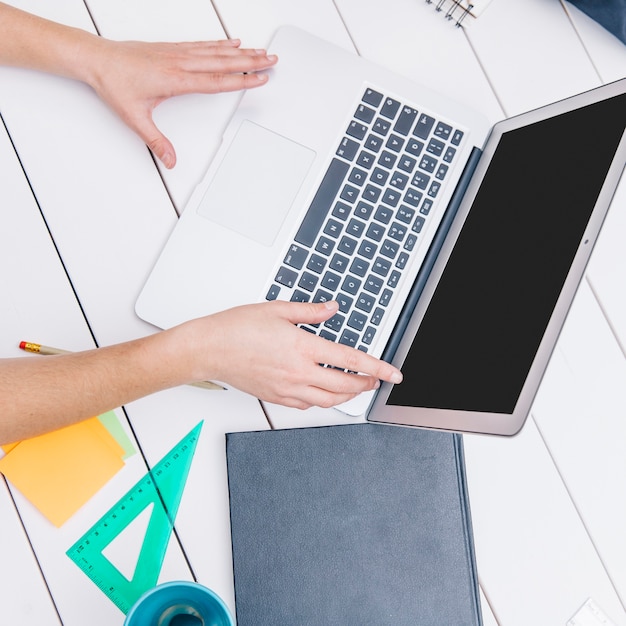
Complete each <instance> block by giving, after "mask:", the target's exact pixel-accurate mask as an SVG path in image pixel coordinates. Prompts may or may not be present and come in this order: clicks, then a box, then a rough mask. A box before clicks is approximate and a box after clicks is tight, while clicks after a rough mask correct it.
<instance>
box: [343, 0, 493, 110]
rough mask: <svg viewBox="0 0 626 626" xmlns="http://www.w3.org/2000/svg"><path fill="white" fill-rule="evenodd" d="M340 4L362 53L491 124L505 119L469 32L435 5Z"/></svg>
mask: <svg viewBox="0 0 626 626" xmlns="http://www.w3.org/2000/svg"><path fill="white" fill-rule="evenodd" d="M337 6H338V8H339V10H340V12H341V15H342V17H343V19H344V21H345V22H346V25H347V27H348V30H349V31H350V35H351V36H352V39H353V40H354V42H355V45H356V47H357V49H358V51H359V53H360V54H361V55H362V56H364V57H366V58H368V59H370V60H372V61H374V62H376V63H378V64H380V65H383V66H386V67H388V68H390V69H392V70H393V71H395V72H398V73H400V74H402V75H404V76H407V77H408V78H410V79H412V80H414V81H416V82H418V83H421V84H423V85H426V86H428V87H430V88H431V89H434V90H435V91H438V92H439V93H442V94H444V95H446V96H449V97H450V98H452V99H454V100H457V101H458V102H461V103H463V104H466V105H467V106H471V107H473V108H475V109H476V110H477V111H480V112H481V113H483V115H485V116H486V117H487V118H488V119H489V120H490V121H492V122H496V121H497V120H500V119H502V118H503V117H504V114H503V111H502V108H501V107H500V105H499V103H498V101H497V100H496V98H495V96H494V93H493V90H492V87H491V85H490V84H489V82H488V81H487V78H486V76H485V73H484V71H483V69H482V67H481V64H480V62H479V60H478V59H477V58H476V56H475V55H474V53H473V51H472V48H471V46H470V43H469V42H468V39H467V37H466V36H465V34H464V31H463V30H462V29H459V28H455V27H454V26H453V24H452V23H451V22H449V21H448V20H446V19H444V17H443V14H442V13H439V12H437V11H435V9H434V6H435V5H434V4H427V3H426V2H424V0H389V1H388V2H385V3H384V4H383V3H374V2H369V3H363V2H359V0H338V1H337Z"/></svg>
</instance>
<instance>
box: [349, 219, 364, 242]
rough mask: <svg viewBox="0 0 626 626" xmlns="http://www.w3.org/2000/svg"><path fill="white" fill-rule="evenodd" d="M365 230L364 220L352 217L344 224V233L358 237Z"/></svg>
mask: <svg viewBox="0 0 626 626" xmlns="http://www.w3.org/2000/svg"><path fill="white" fill-rule="evenodd" d="M364 232H365V222H362V221H361V220H357V219H355V218H352V219H351V220H350V221H349V222H348V225H347V226H346V234H348V235H351V236H352V237H355V238H356V239H359V238H360V237H361V235H362V234H363V233H364Z"/></svg>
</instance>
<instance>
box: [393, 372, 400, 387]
mask: <svg viewBox="0 0 626 626" xmlns="http://www.w3.org/2000/svg"><path fill="white" fill-rule="evenodd" d="M391 382H392V383H393V384H394V385H397V384H398V383H401V382H402V374H401V373H400V372H394V373H393V374H392V375H391Z"/></svg>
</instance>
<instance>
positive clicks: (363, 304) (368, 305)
mask: <svg viewBox="0 0 626 626" xmlns="http://www.w3.org/2000/svg"><path fill="white" fill-rule="evenodd" d="M375 304H376V298H375V297H374V296H373V295H371V294H369V293H365V292H363V293H361V294H360V295H359V297H358V298H357V301H356V304H355V306H356V308H357V309H359V310H360V311H365V313H369V312H370V311H371V310H372V308H373V307H374V305H375Z"/></svg>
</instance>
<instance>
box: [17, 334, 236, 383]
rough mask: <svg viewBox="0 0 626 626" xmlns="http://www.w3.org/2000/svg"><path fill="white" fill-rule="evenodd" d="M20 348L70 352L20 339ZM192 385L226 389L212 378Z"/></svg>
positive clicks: (50, 353)
mask: <svg viewBox="0 0 626 626" xmlns="http://www.w3.org/2000/svg"><path fill="white" fill-rule="evenodd" d="M20 349H21V350H25V351H26V352H32V353H33V354H44V355H52V354H69V352H70V351H69V350H61V349H59V348H52V347H50V346H43V345H41V344H40V343H32V342H30V341H20ZM189 384H190V385H191V386H192V387H200V388H201V389H214V390H221V391H225V389H226V388H225V387H222V386H221V385H218V384H217V383H213V382H211V381H210V380H203V381H199V382H197V383H189Z"/></svg>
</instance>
